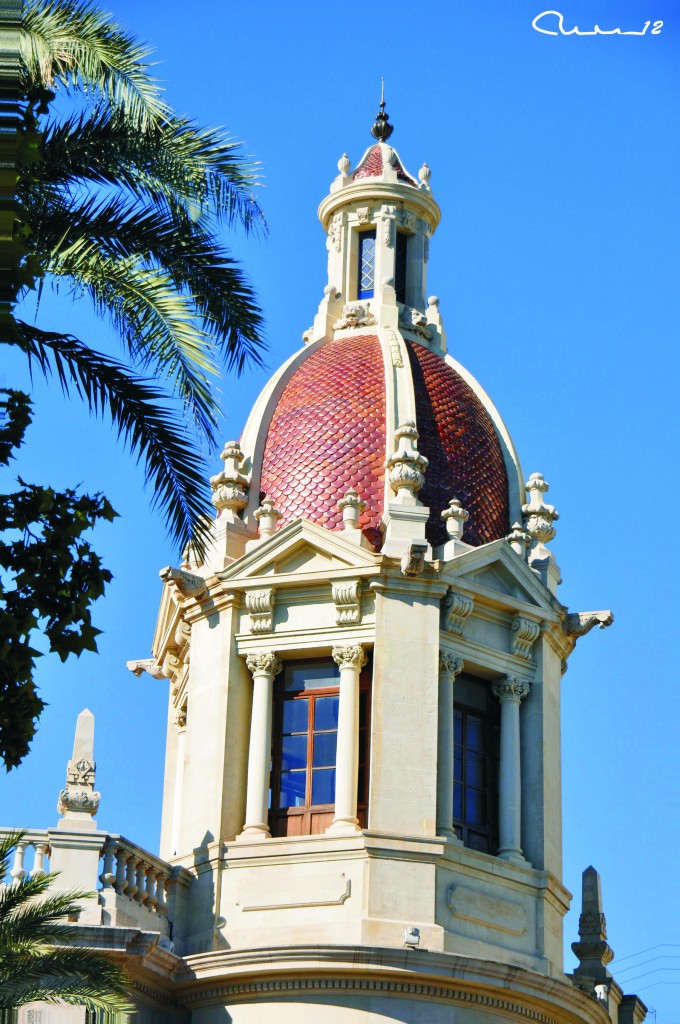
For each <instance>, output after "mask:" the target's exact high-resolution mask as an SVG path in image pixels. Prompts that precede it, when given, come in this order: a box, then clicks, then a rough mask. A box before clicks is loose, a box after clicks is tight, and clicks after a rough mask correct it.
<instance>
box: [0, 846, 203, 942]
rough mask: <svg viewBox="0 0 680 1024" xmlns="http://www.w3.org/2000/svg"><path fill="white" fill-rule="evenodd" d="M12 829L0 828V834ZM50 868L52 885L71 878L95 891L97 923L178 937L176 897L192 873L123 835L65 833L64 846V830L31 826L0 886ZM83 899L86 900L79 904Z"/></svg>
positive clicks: (83, 921)
mask: <svg viewBox="0 0 680 1024" xmlns="http://www.w3.org/2000/svg"><path fill="white" fill-rule="evenodd" d="M13 831H15V830H12V829H8V828H0V837H4V836H6V835H9V834H11V833H12V832H13ZM93 843H94V847H93ZM65 856H66V857H67V858H68V859H67V860H66V859H65ZM93 856H94V861H93V860H92V857H93ZM97 858H98V859H97ZM62 861H63V863H62ZM81 862H82V863H81ZM91 865H92V867H93V869H94V868H95V867H96V865H98V868H97V871H98V876H95V875H94V870H92V871H91V870H90V866H91ZM50 870H52V871H54V872H55V876H56V877H55V880H54V882H53V883H52V884H53V886H54V887H55V888H58V887H60V881H61V883H62V884H63V882H64V881H66V882H67V883H69V884H68V887H71V886H70V883H71V880H72V879H74V877H75V878H77V879H78V882H79V883H80V887H81V888H83V889H85V890H87V889H90V890H92V892H93V893H95V891H96V899H94V897H93V898H92V902H93V903H94V905H95V908H97V907H98V908H99V909H98V910H97V917H101V920H100V921H98V922H97V923H101V924H104V925H107V924H109V925H113V926H123V927H130V926H133V927H139V928H144V929H146V930H151V931H159V932H160V933H161V935H162V936H164V937H166V938H168V939H172V940H173V942H175V941H176V940H177V938H178V937H179V936H180V935H181V931H182V929H181V927H179V923H178V918H179V917H180V916H181V899H182V898H183V894H184V893H185V892H186V891H187V890H188V888H189V886H190V885H191V882H192V877H193V876H192V875H191V874H190V872H189V871H187V870H186V869H185V868H182V867H173V866H172V865H171V864H168V863H167V862H166V861H164V860H161V859H160V858H159V857H156V856H154V854H152V853H149V852H148V851H147V850H143V849H142V848H141V847H139V846H137V845H136V844H135V843H132V842H130V840H128V839H125V838H124V837H123V836H120V835H115V834H110V833H106V832H94V833H93V832H83V833H82V836H78V835H77V833H73V832H70V833H69V834H68V837H67V840H66V844H65V840H64V833H63V832H60V830H59V829H43V830H37V829H31V830H29V831H27V832H25V833H24V834H23V836H22V838H21V839H20V840H19V842H18V843H17V845H16V847H15V850H14V855H13V858H12V860H11V864H10V868H9V871H8V873H7V876H6V878H4V879H0V885H2V883H4V884H6V885H11V884H12V883H14V882H19V881H21V880H22V879H23V878H26V877H27V876H31V877H36V876H38V875H44V874H46V873H48V872H49V871H50ZM87 903H88V900H85V901H84V905H87ZM88 917H89V915H86V916H85V917H84V918H82V919H81V923H93V922H91V921H89V920H88Z"/></svg>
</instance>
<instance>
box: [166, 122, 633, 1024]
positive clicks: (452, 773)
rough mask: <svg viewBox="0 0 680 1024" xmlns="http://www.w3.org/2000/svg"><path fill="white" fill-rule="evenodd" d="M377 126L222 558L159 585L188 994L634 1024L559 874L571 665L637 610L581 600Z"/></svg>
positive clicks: (236, 477)
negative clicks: (569, 598) (574, 943)
mask: <svg viewBox="0 0 680 1024" xmlns="http://www.w3.org/2000/svg"><path fill="white" fill-rule="evenodd" d="M372 131H373V135H374V137H375V138H376V140H377V141H376V142H375V144H373V145H372V146H371V147H370V148H369V149H368V150H367V151H366V153H365V154H364V155H363V157H362V158H361V160H360V161H359V163H358V164H357V165H356V167H354V168H352V167H351V164H350V160H349V158H348V157H347V156H343V157H342V158H341V160H340V161H339V163H338V168H339V174H338V176H337V177H336V178H335V180H334V181H333V183H332V185H331V190H330V194H329V195H328V196H327V197H326V198H325V199H324V200H323V202H322V203H321V205H320V207H319V218H320V220H321V224H322V226H323V229H324V231H325V233H326V238H327V249H328V284H327V285H326V288H325V289H324V295H323V299H322V301H321V304H320V306H319V310H318V313H317V314H316V316H315V318H314V322H313V326H312V327H311V328H310V329H309V330H308V331H307V332H306V333H305V335H304V342H305V344H304V347H303V348H302V349H301V350H300V351H298V352H296V353H295V354H294V355H293V356H291V358H290V359H289V360H288V362H286V363H285V364H284V365H283V366H282V367H281V369H280V370H278V371H277V372H276V373H275V374H274V376H273V377H272V378H271V380H270V382H269V384H268V385H267V386H266V388H265V389H264V391H263V392H262V394H261V395H260V397H259V398H258V400H257V402H256V403H255V406H254V408H253V412H252V414H251V416H250V419H249V420H248V423H247V425H246V427H245V430H244V432H243V435H242V437H241V439H240V442H238V443H237V442H235V441H234V442H230V443H228V444H227V445H226V447H225V448H224V451H223V453H222V459H223V462H224V468H223V469H222V471H221V472H220V473H218V474H217V475H216V476H214V477H213V478H212V481H211V483H212V488H213V492H214V494H213V503H214V505H215V508H216V510H217V517H216V519H215V523H214V528H213V532H212V545H211V547H210V549H209V551H208V554H207V555H206V558H205V561H204V562H202V563H200V564H199V563H198V562H196V560H191V559H190V560H189V561H187V562H185V563H184V564H183V565H182V566H181V567H180V568H170V567H169V568H167V569H165V570H163V572H162V573H161V576H162V578H163V580H164V581H165V589H164V595H163V599H162V605H161V611H160V615H159V620H158V626H157V630H156V635H155V639H154V648H153V649H154V659H155V661H154V662H153V664H151V665H149V666H148V667H149V668H150V669H151V670H152V671H154V672H156V673H162V674H164V675H166V676H168V677H169V678H170V680H171V694H170V714H169V723H168V741H167V763H166V774H165V794H164V807H163V827H162V846H161V856H162V857H163V858H165V860H166V861H169V862H171V863H172V864H174V865H176V866H180V865H181V866H182V867H183V868H185V869H188V872H191V873H192V874H193V875H194V881H193V883H192V884H191V885H190V886H189V887H188V888H186V890H185V895H184V897H183V899H184V903H183V904H182V907H183V909H182V908H180V909H178V910H177V915H178V916H177V923H176V925H175V927H174V931H173V936H172V939H173V942H174V954H179V955H181V956H182V957H183V959H182V961H181V962H180V964H179V966H177V967H176V968H174V969H173V973H172V991H173V993H174V998H176V999H177V1000H178V1003H177V1005H180V1006H182V1007H183V1008H184V1010H185V1011H187V1012H189V1011H190V1012H191V1020H192V1021H196V1022H207V1021H216V1022H217V1021H225V1022H226V1021H230V1022H234V1024H252V1022H256V1021H264V1020H270V1019H277V1020H279V1021H281V1022H284V1021H285V1022H288V1021H290V1022H293V1021H294V1022H296V1024H307V1022H310V1024H311V1022H316V1021H318V1020H319V1019H320V1018H323V1019H324V1020H325V1021H328V1022H329V1024H335V1022H337V1024H353V1022H359V1021H361V1022H366V1024H368V1022H370V1024H377V1022H386V1021H414V1022H415V1021H419V1022H420V1021H423V1022H425V1021H427V1022H428V1024H431V1022H435V1024H436V1022H444V1021H446V1022H451V1021H453V1020H454V1019H455V1020H456V1021H457V1022H458V1021H460V1022H462V1021H465V1022H466V1024H467V1022H470V1024H474V1022H479V1024H487V1022H489V1021H491V1020H496V1019H497V1018H499V1017H503V1018H507V1017H509V1016H510V1017H516V1018H518V1019H526V1020H531V1021H540V1022H545V1024H549V1022H550V1024H552V1022H553V1021H565V1022H567V1021H569V1022H577V1021H583V1022H585V1021H588V1022H591V1021H592V1022H601V1024H606V1021H608V1020H612V1021H614V1022H615V1024H616V1022H617V1020H618V1017H617V1014H618V1008H619V1003H620V1000H621V993H620V990H617V988H616V986H615V984H612V983H611V979H609V982H608V984H605V983H604V982H603V981H602V978H601V977H600V976H599V974H598V977H597V978H595V977H594V976H593V978H591V977H590V974H589V973H588V969H587V965H588V962H589V961H584V962H585V964H586V966H585V967H582V968H580V970H581V975H580V976H579V977H578V978H577V980H576V983H574V982H573V981H572V980H570V979H569V978H567V977H566V976H565V975H564V973H563V957H562V954H563V941H562V917H563V915H564V914H565V912H566V910H567V909H568V906H569V899H570V897H569V894H568V893H567V892H566V891H565V889H564V887H563V885H562V883H561V880H560V879H561V870H562V869H561V848H562V834H561V778H560V684H561V676H562V673H563V671H564V668H565V663H566V659H567V657H568V656H569V654H570V653H571V651H572V649H573V647H574V644H575V642H576V639H577V637H578V636H581V635H582V634H584V633H586V632H587V631H588V630H589V629H591V628H592V627H593V626H595V625H598V626H605V625H608V624H609V623H610V622H611V620H612V617H611V615H610V614H609V613H608V612H589V613H572V612H569V611H568V610H567V609H566V608H565V606H564V605H563V604H562V603H561V602H560V600H559V599H558V597H557V588H558V584H559V583H560V572H559V569H558V567H557V565H556V562H555V559H554V556H553V555H552V554H551V552H550V550H549V548H548V546H547V545H548V543H549V542H550V541H551V540H552V538H553V536H554V533H555V526H554V523H555V520H556V519H557V512H556V511H555V509H554V507H553V506H552V505H550V504H548V503H547V502H546V501H545V492H546V491H547V489H548V485H547V483H546V482H545V481H544V479H543V477H542V476H540V474H533V475H532V476H531V477H530V478H529V480H528V482H527V483H526V484H525V477H524V475H523V473H522V471H521V468H520V465H519V461H518V458H517V455H516V453H515V450H514V448H513V445H512V441H511V440H510V437H509V435H508V432H507V430H506V428H505V426H504V425H503V422H502V420H501V418H500V416H499V414H498V412H497V411H496V409H495V407H494V406H493V404H492V403H491V401H490V399H489V398H488V396H487V395H486V394H485V392H484V391H483V390H482V388H481V387H480V386H479V385H478V384H477V382H476V381H475V380H474V379H473V378H472V377H471V376H470V374H469V373H467V371H466V370H464V369H463V367H461V366H460V365H459V364H458V363H457V362H456V361H455V360H454V359H453V358H452V357H451V356H450V355H449V354H448V352H447V344H446V335H445V333H444V329H443V326H442V319H441V315H440V307H439V300H438V299H436V298H427V290H426V275H427V266H428V257H429V242H430V238H431V236H432V233H433V232H434V231H435V229H436V228H437V225H438V223H439V219H440V210H439V207H438V206H437V203H436V202H435V200H434V198H433V194H432V191H431V187H430V171H429V168H428V167H427V165H425V164H424V165H423V166H422V168H421V169H420V172H419V174H418V176H417V177H413V176H412V175H411V174H409V173H408V171H407V170H406V169H405V168H404V166H403V164H402V162H401V160H400V158H399V155H398V154H397V152H396V150H394V149H393V148H392V147H391V145H390V144H389V138H390V135H391V132H392V126H391V125H390V124H389V120H388V118H387V115H386V114H385V113H384V104H381V111H380V114H379V115H378V118H377V120H376V123H375V124H374V126H373V129H372ZM527 490H528V496H527V494H526V491H527ZM589 885H590V887H591V888H592V887H593V885H594V883H593V882H592V879H591V880H590V882H589ZM589 891H590V890H589ZM598 893H599V889H598ZM598 921H599V919H598ZM598 926H599V925H598ZM602 927H603V925H602ZM598 934H599V933H598ZM581 945H583V943H581ZM593 955H595V954H593ZM584 956H586V954H585V953H584ZM602 962H603V961H602V957H600V961H599V964H600V968H598V970H600V974H601V973H602V971H604V968H602ZM591 973H592V972H591ZM596 973H597V972H596ZM604 973H605V974H606V973H607V972H606V971H605V972H604ZM608 977H609V976H608ZM605 980H606V979H605ZM596 985H598V986H599V988H598V989H597V990H596ZM605 990H606V991H605ZM617 991H618V995H617ZM625 1005H626V1006H628V1007H629V1010H630V1013H629V1019H630V1021H631V1022H632V1021H633V1019H634V1014H633V1010H632V1009H630V1007H631V1006H632V1005H633V1004H631V1003H630V1002H629V1003H628V1004H625ZM635 1007H637V1008H636V1009H635V1013H636V1014H637V1017H635V1019H636V1020H639V1017H640V1013H641V1011H640V1010H639V1004H637V1003H636V1004H635ZM626 1012H628V1011H626ZM622 1019H623V1018H622Z"/></svg>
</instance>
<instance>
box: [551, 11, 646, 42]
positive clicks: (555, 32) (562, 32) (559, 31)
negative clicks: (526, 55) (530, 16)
mask: <svg viewBox="0 0 680 1024" xmlns="http://www.w3.org/2000/svg"><path fill="white" fill-rule="evenodd" d="M650 25H651V32H649V34H650V35H651V36H658V35H659V34H660V33H661V29H662V28H663V22H662V21H653V22H652V21H646V22H645V23H644V25H643V27H642V29H641V30H640V31H639V32H638V31H633V30H628V31H626V32H624V31H623V29H620V28H600V26H599V25H595V27H594V28H593V29H592V30H586V29H582V28H579V27H578V25H574V27H573V28H565V27H564V15H563V14H561V13H560V12H559V11H542V12H541V14H537V15H536V17H535V18H534V20H533V21H532V22H531V27H532V28H534V29H536V31H537V32H541V33H542V34H543V35H544V36H646V35H647V32H648V31H649V27H650ZM545 26H547V27H545Z"/></svg>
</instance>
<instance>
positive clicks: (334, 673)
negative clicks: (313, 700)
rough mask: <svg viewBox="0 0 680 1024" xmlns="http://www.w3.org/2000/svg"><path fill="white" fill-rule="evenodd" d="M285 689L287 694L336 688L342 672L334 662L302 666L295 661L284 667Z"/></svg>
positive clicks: (287, 663)
mask: <svg viewBox="0 0 680 1024" xmlns="http://www.w3.org/2000/svg"><path fill="white" fill-rule="evenodd" d="M283 671H284V689H285V690H286V692H287V693H300V692H301V691H302V690H323V689H325V687H329V688H330V687H335V686H337V685H338V682H339V680H340V670H339V669H338V666H337V665H336V664H335V662H333V661H330V660H329V661H323V662H312V663H311V664H310V663H307V664H300V663H299V662H298V663H296V662H294V661H289V662H286V664H285V665H284V670H283Z"/></svg>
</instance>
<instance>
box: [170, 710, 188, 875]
mask: <svg viewBox="0 0 680 1024" xmlns="http://www.w3.org/2000/svg"><path fill="white" fill-rule="evenodd" d="M175 726H176V727H177V748H176V754H175V756H176V761H175V793H174V797H173V801H172V835H171V837H170V849H171V850H172V854H173V856H174V855H175V854H176V853H177V847H178V846H179V829H180V821H181V817H182V797H183V795H184V747H185V743H186V735H187V709H186V706H185V707H181V708H177V711H176V712H175Z"/></svg>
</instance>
